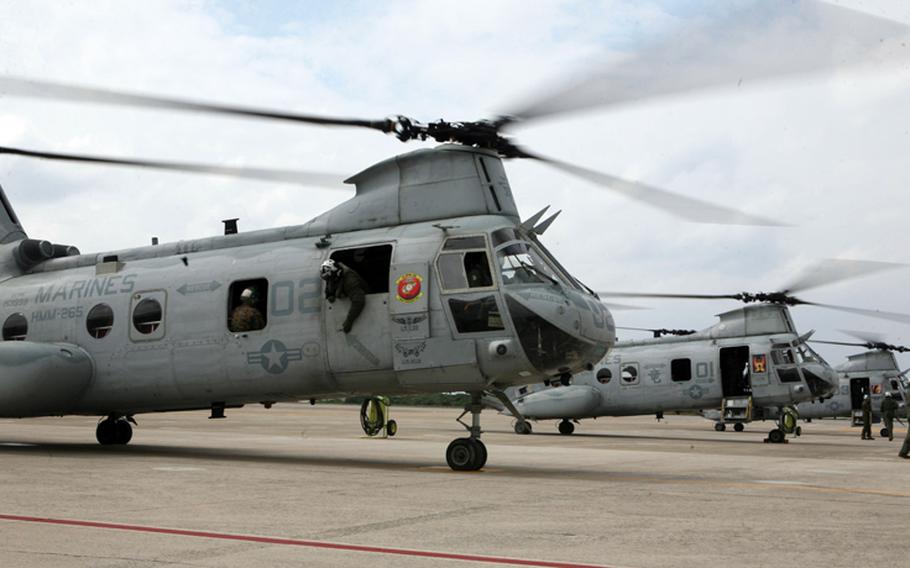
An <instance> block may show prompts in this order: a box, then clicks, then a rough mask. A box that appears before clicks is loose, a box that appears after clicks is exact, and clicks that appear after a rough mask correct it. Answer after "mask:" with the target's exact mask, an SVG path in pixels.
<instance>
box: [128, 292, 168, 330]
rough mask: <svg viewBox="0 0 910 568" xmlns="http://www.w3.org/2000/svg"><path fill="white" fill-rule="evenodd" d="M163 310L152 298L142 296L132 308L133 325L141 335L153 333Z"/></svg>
mask: <svg viewBox="0 0 910 568" xmlns="http://www.w3.org/2000/svg"><path fill="white" fill-rule="evenodd" d="M163 315H164V312H163V310H162V309H161V304H160V303H159V302H158V300H156V299H154V298H143V299H142V300H140V301H139V302H138V303H137V304H136V307H135V308H133V327H134V328H136V331H138V332H139V333H141V334H143V335H149V334H151V333H154V332H155V330H157V329H158V327H159V326H160V325H161V318H162V317H163Z"/></svg>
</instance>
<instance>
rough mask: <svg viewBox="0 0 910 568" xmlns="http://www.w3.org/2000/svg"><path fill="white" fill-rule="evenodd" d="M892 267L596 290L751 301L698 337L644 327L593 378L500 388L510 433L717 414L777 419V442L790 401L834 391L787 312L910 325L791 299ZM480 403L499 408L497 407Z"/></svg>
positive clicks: (791, 422)
mask: <svg viewBox="0 0 910 568" xmlns="http://www.w3.org/2000/svg"><path fill="white" fill-rule="evenodd" d="M898 266H900V265H895V264H891V263H873V262H867V261H844V260H828V261H824V262H822V263H820V264H819V265H817V266H816V267H814V268H813V269H812V270H810V271H807V273H806V276H805V277H803V278H799V279H797V280H796V281H794V282H793V283H791V284H790V285H789V286H787V287H786V288H785V290H786V291H784V292H773V293H757V294H756V293H747V292H743V293H740V294H725V295H702V294H698V295H693V294H647V293H611V292H603V293H601V294H602V295H604V296H622V297H630V296H631V297H652V298H655V297H656V298H687V299H691V298H698V299H720V298H726V299H737V300H741V301H743V302H746V303H753V302H755V303H757V304H756V305H748V306H745V307H743V308H740V309H736V310H731V311H728V312H725V313H722V314H720V315H719V316H718V317H719V319H720V321H719V322H718V323H717V324H715V325H713V326H711V327H709V328H707V329H704V330H702V331H692V330H668V329H654V330H648V331H652V332H653V333H654V335H655V337H654V338H653V339H648V340H635V341H618V342H617V343H616V346H615V347H614V349H613V351H612V352H611V353H610V354H609V355H608V356H607V357H606V358H605V359H604V360H603V361H601V362H600V363H599V364H598V365H597V366H596V368H595V369H594V370H593V371H590V372H586V373H581V374H578V375H576V376H574V377H573V378H572V382H571V384H569V385H564V384H563V382H562V381H553V380H550V381H547V383H544V384H540V385H531V386H526V387H520V388H510V389H508V391H507V393H508V394H509V396H510V398H511V399H512V400H513V404H514V409H515V411H516V413H513V414H516V415H517V416H520V418H519V419H518V420H517V422H516V423H515V431H516V433H519V434H528V433H530V431H531V425H530V423H528V422H527V421H526V420H525V419H528V418H530V419H533V420H552V419H556V420H560V422H559V431H560V432H561V433H563V434H571V433H572V432H574V430H575V426H574V424H573V422H577V421H578V420H580V419H583V418H597V417H600V416H633V415H647V414H655V415H657V416H661V415H662V414H663V413H664V412H667V411H681V410H702V411H708V412H712V411H713V412H715V413H716V414H717V416H718V420H719V421H718V423H719V424H721V425H723V424H725V423H733V424H734V425H735V428H736V429H737V430H742V429H743V424H744V423H747V422H749V421H751V420H756V419H761V420H764V419H776V420H777V422H778V423H777V427H776V428H774V429H772V430H771V431H770V432H769V434H768V441H770V442H773V443H779V442H783V441H784V440H785V439H786V434H788V433H793V432H795V431H796V428H797V426H796V421H795V419H794V417H795V413H793V412H792V411H793V410H794V407H795V406H796V405H797V404H799V403H805V402H807V401H811V400H822V399H826V398H828V397H830V396H832V395H833V394H834V393H835V392H836V391H837V388H838V383H837V373H836V372H835V370H834V369H832V368H831V367H830V366H829V365H828V363H827V362H825V360H824V359H823V358H822V357H821V356H819V355H818V354H817V353H815V352H814V351H813V350H812V349H811V348H810V347H809V345H808V344H807V340H808V338H809V337H810V336H811V335H812V333H813V332H812V331H810V332H808V333H805V334H802V335H800V334H799V332H798V331H797V330H796V327H795V326H794V324H793V320H792V318H791V316H790V311H789V308H788V306H794V305H801V304H808V305H815V306H823V307H827V308H832V309H838V310H844V311H848V312H852V313H859V314H864V315H870V316H875V317H883V318H885V319H891V320H897V321H903V322H907V323H910V315H904V314H898V313H892V312H881V311H875V310H865V309H857V308H849V307H843V306H832V305H829V304H818V303H813V302H807V301H804V300H801V299H799V298H796V297H795V296H793V295H792V294H793V293H795V292H797V291H804V290H807V289H809V288H813V287H816V286H820V285H823V284H829V283H833V282H835V281H838V280H844V279H846V278H851V277H855V276H859V275H861V274H868V273H871V272H874V271H878V270H884V269H888V268H895V267H898ZM487 402H488V404H490V405H491V406H497V402H496V401H495V400H491V399H489V398H488V399H487ZM500 408H501V406H500ZM719 417H723V419H722V420H720V418H719ZM718 429H722V428H718Z"/></svg>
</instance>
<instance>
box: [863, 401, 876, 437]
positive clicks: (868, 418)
mask: <svg viewBox="0 0 910 568" xmlns="http://www.w3.org/2000/svg"><path fill="white" fill-rule="evenodd" d="M861 408H862V410H863V434H862V436H860V438H861V439H863V440H874V439H875V438H873V437H872V399H871V398H869V395H868V394H865V395H863V405H862V407H861Z"/></svg>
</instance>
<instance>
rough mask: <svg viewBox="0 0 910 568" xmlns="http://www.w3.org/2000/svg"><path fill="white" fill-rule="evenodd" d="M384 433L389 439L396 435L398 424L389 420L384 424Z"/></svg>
mask: <svg viewBox="0 0 910 568" xmlns="http://www.w3.org/2000/svg"><path fill="white" fill-rule="evenodd" d="M385 433H386V434H388V435H389V438H391V437H392V436H394V435H395V434H397V433H398V422H395V421H394V420H389V421H388V422H386V424H385Z"/></svg>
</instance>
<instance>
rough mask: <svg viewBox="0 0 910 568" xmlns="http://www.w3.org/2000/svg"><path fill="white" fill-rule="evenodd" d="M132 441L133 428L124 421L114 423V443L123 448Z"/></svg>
mask: <svg viewBox="0 0 910 568" xmlns="http://www.w3.org/2000/svg"><path fill="white" fill-rule="evenodd" d="M132 439H133V427H132V426H130V423H129V422H127V421H126V420H116V421H114V443H115V444H118V445H121V446H125V445H126V444H129V443H130V440H132Z"/></svg>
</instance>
